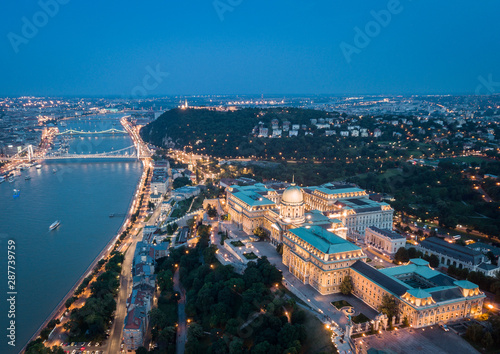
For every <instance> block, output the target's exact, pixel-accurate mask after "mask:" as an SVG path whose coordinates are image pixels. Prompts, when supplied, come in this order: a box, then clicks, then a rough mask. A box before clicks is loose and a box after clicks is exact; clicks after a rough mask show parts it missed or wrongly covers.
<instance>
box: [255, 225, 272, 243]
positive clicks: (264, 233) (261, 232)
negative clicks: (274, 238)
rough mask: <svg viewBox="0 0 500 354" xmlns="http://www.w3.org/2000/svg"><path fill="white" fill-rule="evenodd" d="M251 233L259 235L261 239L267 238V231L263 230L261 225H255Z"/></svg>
mask: <svg viewBox="0 0 500 354" xmlns="http://www.w3.org/2000/svg"><path fill="white" fill-rule="evenodd" d="M253 234H254V235H255V236H257V237H259V238H260V239H261V240H263V239H265V238H269V232H267V231H266V230H264V229H263V228H262V227H260V226H259V227H257V228H255V230H253Z"/></svg>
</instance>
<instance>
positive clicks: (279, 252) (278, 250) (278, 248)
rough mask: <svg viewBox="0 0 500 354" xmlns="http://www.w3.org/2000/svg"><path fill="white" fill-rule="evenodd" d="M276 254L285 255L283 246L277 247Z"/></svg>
mask: <svg viewBox="0 0 500 354" xmlns="http://www.w3.org/2000/svg"><path fill="white" fill-rule="evenodd" d="M276 252H278V254H281V255H282V254H283V244H282V243H280V244H279V245H278V246H276Z"/></svg>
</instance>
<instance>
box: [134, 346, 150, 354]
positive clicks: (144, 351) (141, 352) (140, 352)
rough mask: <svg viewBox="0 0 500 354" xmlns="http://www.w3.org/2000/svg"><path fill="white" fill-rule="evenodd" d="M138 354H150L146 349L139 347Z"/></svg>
mask: <svg viewBox="0 0 500 354" xmlns="http://www.w3.org/2000/svg"><path fill="white" fill-rule="evenodd" d="M135 353H136V354H148V350H147V349H146V348H144V347H139V348H137V350H136V351H135Z"/></svg>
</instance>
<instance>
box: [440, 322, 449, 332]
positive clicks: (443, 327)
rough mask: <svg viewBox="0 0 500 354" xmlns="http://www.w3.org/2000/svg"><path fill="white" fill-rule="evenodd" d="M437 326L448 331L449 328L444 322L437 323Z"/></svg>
mask: <svg viewBox="0 0 500 354" xmlns="http://www.w3.org/2000/svg"><path fill="white" fill-rule="evenodd" d="M439 327H441V328H442V329H443V330H444V331H445V332H448V331H449V330H450V329H449V328H448V326H447V325H445V324H442V325H439Z"/></svg>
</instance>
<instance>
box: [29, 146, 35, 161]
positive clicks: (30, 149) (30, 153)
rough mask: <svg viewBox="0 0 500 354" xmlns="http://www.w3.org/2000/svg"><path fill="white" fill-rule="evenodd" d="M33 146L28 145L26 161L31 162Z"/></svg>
mask: <svg viewBox="0 0 500 354" xmlns="http://www.w3.org/2000/svg"><path fill="white" fill-rule="evenodd" d="M33 155H34V154H33V145H28V161H29V162H31V160H32V159H33Z"/></svg>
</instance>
